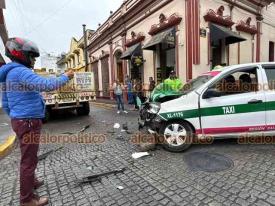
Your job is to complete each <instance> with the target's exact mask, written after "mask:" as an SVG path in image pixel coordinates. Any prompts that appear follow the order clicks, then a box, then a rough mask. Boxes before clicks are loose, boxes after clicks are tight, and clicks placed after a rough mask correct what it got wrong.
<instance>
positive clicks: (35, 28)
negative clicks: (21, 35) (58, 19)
mask: <svg viewBox="0 0 275 206" xmlns="http://www.w3.org/2000/svg"><path fill="white" fill-rule="evenodd" d="M72 1H73V0H67V1H66V2H64V4H62V6H61V7H59V8H58V9H56V10H55V11H54V12H52V13H51V14H50V15H49V16H48V17H46V18H44V19H43V20H42V21H41V22H40V23H39V24H37V25H36V26H34V27H33V28H31V29H30V30H29V31H28V32H27V34H31V33H32V32H34V31H36V30H37V29H38V28H39V27H40V26H41V25H43V24H45V23H46V22H48V21H49V20H50V19H51V18H53V17H54V16H55V15H56V14H57V13H58V12H60V11H61V10H62V9H64V8H65V7H66V6H68V5H69V4H70V3H71V2H72Z"/></svg>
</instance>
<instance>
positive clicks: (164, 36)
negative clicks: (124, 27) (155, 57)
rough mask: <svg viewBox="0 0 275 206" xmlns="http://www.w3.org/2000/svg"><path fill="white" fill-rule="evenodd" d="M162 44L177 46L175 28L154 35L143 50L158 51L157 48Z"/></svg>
mask: <svg viewBox="0 0 275 206" xmlns="http://www.w3.org/2000/svg"><path fill="white" fill-rule="evenodd" d="M161 43H167V44H175V28H171V29H168V30H166V31H163V32H161V33H159V34H156V35H154V36H153V37H152V39H151V40H150V41H149V42H148V43H147V44H146V45H145V46H144V47H143V49H146V50H156V46H157V45H158V44H161Z"/></svg>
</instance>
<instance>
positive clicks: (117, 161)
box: [0, 108, 275, 206]
mask: <svg viewBox="0 0 275 206" xmlns="http://www.w3.org/2000/svg"><path fill="white" fill-rule="evenodd" d="M136 120H137V113H134V112H130V113H129V114H128V115H124V114H123V115H117V114H116V111H115V109H113V110H106V109H102V108H92V111H91V116H90V117H63V118H58V119H55V120H53V121H51V122H50V123H49V124H47V125H45V130H44V132H50V133H51V134H53V133H54V134H61V133H68V132H69V133H70V132H71V133H76V132H77V131H79V130H80V129H81V128H82V127H84V126H85V125H91V127H90V128H89V129H88V130H87V131H86V132H89V133H92V134H105V135H106V137H107V138H106V141H105V142H104V143H103V144H88V145H87V144H66V145H64V148H62V149H60V150H58V151H57V152H55V153H54V154H52V155H50V156H49V157H48V158H47V159H45V160H42V161H40V162H39V164H38V169H37V175H38V176H39V177H41V178H42V177H43V178H44V179H45V186H43V187H42V188H40V189H39V190H38V194H39V195H46V196H49V197H50V199H51V203H50V204H49V205H53V206H58V205H60V206H61V205H66V206H67V205H68V206H70V205H84V206H85V205H92V206H97V205H106V206H109V205H114V206H115V205H119V206H120V205H121V206H127V205H129V206H132V205H137V206H138V205H152V206H154V205H156V206H159V205H165V206H166V205H168V206H170V205H171V206H172V205H180V206H182V205H188V206H190V205H210V206H218V205H244V206H245V205H259V206H265V205H275V158H274V156H275V145H239V144H237V143H236V141H234V140H224V141H215V142H214V143H213V144H212V145H195V146H193V147H191V149H190V150H188V151H187V152H185V153H169V152H167V151H165V150H163V149H162V148H158V149H157V150H156V151H153V152H151V154H152V156H149V157H145V158H142V159H138V160H133V159H132V157H131V154H132V153H133V152H136V151H139V149H138V147H137V146H136V145H133V144H130V143H129V138H130V136H131V135H127V134H125V133H121V132H119V131H116V133H115V134H112V127H113V125H114V123H116V122H117V123H120V124H123V123H125V122H127V123H128V126H129V130H130V131H135V130H136V127H137V125H136ZM59 147H60V145H56V144H51V145H41V147H40V154H43V153H45V152H46V151H49V150H50V149H53V148H59ZM198 152H202V153H217V154H220V155H223V156H225V157H227V158H229V159H231V160H232V161H233V163H234V165H232V167H231V168H229V169H228V170H225V171H221V172H211V173H209V172H203V171H200V170H194V169H193V168H191V167H190V165H189V164H188V161H186V158H187V157H190V155H192V154H194V153H198ZM19 156H20V154H19V150H18V148H17V149H16V150H15V151H14V152H13V153H12V154H11V155H10V156H8V157H6V158H5V159H3V160H1V161H0V165H1V167H0V193H1V198H0V205H1V206H2V205H3V206H4V205H16V206H17V205H18V196H19V186H18V172H17V171H18V170H17V166H18V163H19ZM210 163H211V162H209V164H210ZM123 167H126V168H127V169H126V171H125V172H124V174H116V175H110V176H107V177H104V178H103V179H102V182H94V183H90V184H84V185H78V184H77V183H76V180H77V179H78V178H80V177H81V176H84V175H87V174H91V173H93V172H94V173H98V172H104V171H109V170H112V169H119V168H123ZM118 186H122V187H123V189H122V190H120V189H117V187H118Z"/></svg>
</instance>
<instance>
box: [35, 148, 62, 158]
mask: <svg viewBox="0 0 275 206" xmlns="http://www.w3.org/2000/svg"><path fill="white" fill-rule="evenodd" d="M63 148H64V147H63V146H62V147H59V148H57V149H54V150H50V151H48V152H46V153H44V154H42V155H39V156H38V161H41V160H45V159H46V158H47V157H48V156H50V155H51V154H52V153H55V152H57V151H59V150H61V149H63Z"/></svg>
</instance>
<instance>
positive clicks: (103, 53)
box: [99, 50, 110, 60]
mask: <svg viewBox="0 0 275 206" xmlns="http://www.w3.org/2000/svg"><path fill="white" fill-rule="evenodd" d="M109 56H110V53H109V52H107V51H104V50H102V51H101V55H100V56H99V59H100V60H101V59H104V58H107V57H109Z"/></svg>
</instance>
